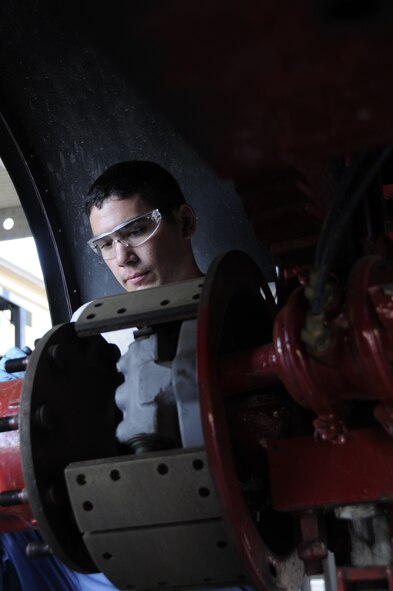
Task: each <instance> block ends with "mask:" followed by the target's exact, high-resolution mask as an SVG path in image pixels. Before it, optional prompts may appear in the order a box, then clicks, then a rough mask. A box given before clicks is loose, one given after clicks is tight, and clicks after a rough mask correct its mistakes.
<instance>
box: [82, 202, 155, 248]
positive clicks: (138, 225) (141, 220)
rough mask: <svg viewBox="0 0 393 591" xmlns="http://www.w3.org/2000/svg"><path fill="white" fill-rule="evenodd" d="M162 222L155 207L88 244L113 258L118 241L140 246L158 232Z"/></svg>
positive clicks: (126, 244) (131, 245)
mask: <svg viewBox="0 0 393 591" xmlns="http://www.w3.org/2000/svg"><path fill="white" fill-rule="evenodd" d="M160 222H161V214H160V212H159V210H158V209H154V210H153V211H151V212H149V213H146V214H144V215H141V216H139V217H137V218H134V219H132V220H128V221H126V222H124V223H123V224H120V225H119V226H116V228H114V229H113V230H112V232H109V233H108V234H102V235H101V236H97V237H96V238H92V239H91V240H89V242H88V244H89V246H90V247H91V248H92V249H93V250H94V252H96V253H97V254H98V255H100V256H102V257H103V258H104V259H113V258H114V257H115V256H116V250H115V249H116V242H119V243H121V244H123V245H124V246H130V247H132V248H134V247H136V246H140V245H141V244H143V243H144V242H146V241H147V240H149V238H151V237H152V236H153V235H154V234H155V233H156V232H157V230H158V228H159V225H160Z"/></svg>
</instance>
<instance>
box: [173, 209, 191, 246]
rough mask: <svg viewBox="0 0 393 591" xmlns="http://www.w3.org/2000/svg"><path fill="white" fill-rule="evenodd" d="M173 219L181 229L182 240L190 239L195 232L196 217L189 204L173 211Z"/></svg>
mask: <svg viewBox="0 0 393 591" xmlns="http://www.w3.org/2000/svg"><path fill="white" fill-rule="evenodd" d="M174 215H175V219H176V221H177V223H178V225H179V228H180V229H181V232H182V236H183V238H185V239H186V240H187V239H190V238H192V236H193V235H194V233H195V230H196V215H195V211H194V210H193V208H192V207H191V205H190V204H189V203H182V204H181V205H180V207H179V208H178V209H177V210H175V211H174Z"/></svg>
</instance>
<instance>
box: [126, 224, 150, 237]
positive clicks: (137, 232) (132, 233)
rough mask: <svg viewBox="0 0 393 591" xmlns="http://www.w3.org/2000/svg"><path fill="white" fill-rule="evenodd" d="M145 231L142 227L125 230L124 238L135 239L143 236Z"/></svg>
mask: <svg viewBox="0 0 393 591" xmlns="http://www.w3.org/2000/svg"><path fill="white" fill-rule="evenodd" d="M145 231H146V228H145V226H144V225H140V226H133V227H132V228H129V229H128V230H127V232H125V236H126V238H135V237H137V236H140V235H141V234H143V233H144V232H145Z"/></svg>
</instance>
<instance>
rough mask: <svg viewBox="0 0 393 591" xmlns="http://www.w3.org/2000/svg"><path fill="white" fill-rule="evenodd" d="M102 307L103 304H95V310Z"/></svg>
mask: <svg viewBox="0 0 393 591" xmlns="http://www.w3.org/2000/svg"><path fill="white" fill-rule="evenodd" d="M100 306H102V302H97V303H96V304H94V307H95V308H99V307H100Z"/></svg>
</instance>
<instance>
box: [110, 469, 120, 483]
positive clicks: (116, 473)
mask: <svg viewBox="0 0 393 591" xmlns="http://www.w3.org/2000/svg"><path fill="white" fill-rule="evenodd" d="M110 477H111V479H112V480H114V481H116V480H120V472H119V470H112V471H111V473H110Z"/></svg>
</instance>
